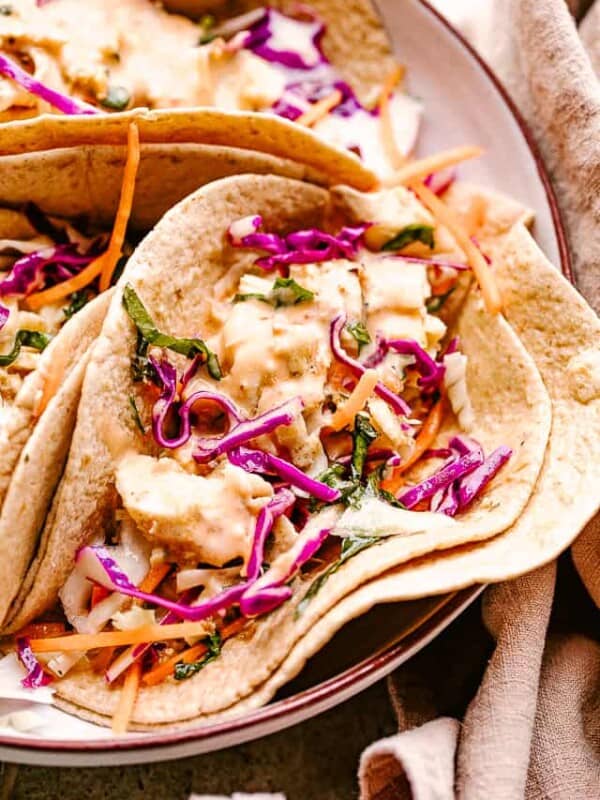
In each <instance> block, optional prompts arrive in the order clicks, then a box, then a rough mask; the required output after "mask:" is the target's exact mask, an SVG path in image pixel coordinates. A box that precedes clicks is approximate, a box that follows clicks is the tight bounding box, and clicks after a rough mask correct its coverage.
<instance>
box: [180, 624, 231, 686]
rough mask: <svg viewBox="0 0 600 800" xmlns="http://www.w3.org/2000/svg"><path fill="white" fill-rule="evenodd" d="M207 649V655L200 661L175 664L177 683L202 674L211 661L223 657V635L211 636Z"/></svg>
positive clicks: (214, 634)
mask: <svg viewBox="0 0 600 800" xmlns="http://www.w3.org/2000/svg"><path fill="white" fill-rule="evenodd" d="M206 647H207V653H206V655H205V656H203V657H202V658H201V659H200V660H199V661H193V662H192V663H191V664H186V663H185V662H183V661H179V662H178V663H177V664H175V670H174V672H173V677H174V678H175V680H176V681H184V680H186V679H187V678H191V677H192V675H195V674H196V673H197V672H200V670H201V669H204V667H205V666H206V665H207V664H210V662H211V661H214V660H215V659H216V658H218V657H219V656H220V655H221V634H220V633H219V631H215V632H214V633H211V634H210V636H209V637H208V640H207V642H206Z"/></svg>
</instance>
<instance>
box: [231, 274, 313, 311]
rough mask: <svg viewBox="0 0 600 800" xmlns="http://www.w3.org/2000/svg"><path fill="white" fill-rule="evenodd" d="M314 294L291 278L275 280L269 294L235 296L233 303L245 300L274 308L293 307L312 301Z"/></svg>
mask: <svg viewBox="0 0 600 800" xmlns="http://www.w3.org/2000/svg"><path fill="white" fill-rule="evenodd" d="M314 297H315V295H314V293H313V292H311V291H309V290H308V289H305V288H304V287H303V286H300V284H299V283H296V281H295V280H294V279H293V278H277V280H276V281H275V282H274V283H273V286H272V287H271V291H270V292H269V294H268V295H267V294H256V293H253V294H236V296H235V297H234V298H233V302H234V303H241V302H244V301H245V300H260V301H261V302H263V303H269V305H272V306H274V307H275V308H280V306H295V305H298V303H305V302H308V301H310V300H314Z"/></svg>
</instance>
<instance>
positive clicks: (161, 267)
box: [9, 175, 550, 726]
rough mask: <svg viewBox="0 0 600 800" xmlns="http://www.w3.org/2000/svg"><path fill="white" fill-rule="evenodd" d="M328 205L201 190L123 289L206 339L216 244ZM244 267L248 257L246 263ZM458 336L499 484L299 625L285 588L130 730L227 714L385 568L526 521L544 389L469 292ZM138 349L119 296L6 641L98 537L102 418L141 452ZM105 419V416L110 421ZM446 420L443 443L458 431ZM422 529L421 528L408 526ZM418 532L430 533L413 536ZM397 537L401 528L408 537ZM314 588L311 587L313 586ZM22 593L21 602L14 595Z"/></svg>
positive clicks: (354, 563)
mask: <svg viewBox="0 0 600 800" xmlns="http://www.w3.org/2000/svg"><path fill="white" fill-rule="evenodd" d="M331 210H332V209H331V196H330V195H329V193H328V192H326V191H324V190H322V189H319V188H317V187H314V186H308V185H306V184H300V183H298V182H296V181H291V180H288V179H284V178H278V177H270V178H267V177H259V176H250V175H249V176H242V177H238V178H228V179H225V180H223V181H219V182H216V183H213V184H211V185H210V186H207V187H204V188H203V189H201V190H199V191H198V192H196V193H195V194H193V195H191V196H190V197H188V198H186V200H184V201H183V202H182V203H180V204H179V205H178V206H177V207H175V208H174V209H172V210H171V211H170V212H169V213H168V214H167V215H166V216H165V217H164V218H163V219H162V220H161V222H160V223H159V224H158V225H157V226H156V228H155V229H154V230H153V231H152V232H151V233H150V234H149V235H148V236H147V237H146V239H145V240H144V241H143V242H142V243H141V244H140V246H139V247H138V249H137V250H136V252H135V253H134V255H133V257H132V258H131V259H130V261H129V263H128V266H127V268H126V272H125V274H124V277H123V281H125V280H127V282H129V283H131V284H132V285H133V286H134V288H135V289H136V291H138V292H139V294H140V296H142V297H143V298H144V302H145V303H146V304H147V306H148V308H149V310H150V313H151V314H152V315H153V317H154V318H155V321H156V324H157V325H158V326H159V327H160V328H162V329H165V330H169V331H171V332H172V333H174V334H175V335H183V334H185V333H189V329H190V326H193V327H194V330H200V331H203V330H204V329H205V327H206V325H207V324H208V319H209V313H210V288H211V287H212V286H214V284H215V283H216V282H217V281H218V279H219V278H220V277H222V276H223V275H224V274H225V273H226V272H227V270H229V269H233V268H235V265H236V264H239V263H240V259H244V258H248V254H247V253H244V251H239V250H237V249H232V248H231V247H229V245H228V244H227V243H226V237H225V231H226V229H227V226H228V225H229V223H230V222H231V221H233V220H234V219H237V218H239V217H241V216H245V215H248V214H261V215H262V216H263V219H264V224H265V229H266V230H275V231H279V232H285V231H289V230H291V229H293V228H297V227H307V226H312V225H315V224H317V223H318V224H320V225H323V224H324V219H326V218H327V217H328V216H329V213H330V212H331ZM250 257H251V256H250ZM454 332H455V333H457V334H458V335H460V336H461V340H462V349H463V351H464V352H465V353H467V355H469V356H470V359H469V363H470V367H469V374H468V380H469V385H470V394H471V398H472V401H473V405H474V412H475V419H476V422H475V425H474V428H473V430H472V435H473V436H474V437H475V438H477V439H478V440H480V441H481V442H482V444H483V446H484V448H485V449H486V451H489V450H490V449H492V447H494V446H497V445H498V444H500V443H503V444H507V445H509V446H510V447H512V448H513V450H514V455H513V457H512V459H511V462H509V465H507V467H506V468H505V469H504V470H503V471H502V472H501V473H500V474H499V475H498V476H497V477H496V479H495V480H494V483H493V484H492V485H491V486H490V489H489V491H488V492H486V494H485V496H484V497H483V498H482V499H481V501H480V502H479V503H477V504H474V506H473V507H472V508H471V509H470V510H469V511H467V512H466V513H465V514H464V515H463V516H462V518H460V519H458V520H450V519H448V518H445V517H444V518H442V516H443V515H429V514H424V515H421V514H419V515H417V514H411V513H410V512H395V514H400V515H401V519H402V525H403V530H404V532H408V531H409V527H408V526H411V527H412V531H411V532H410V535H409V534H408V533H407V535H401V536H391V537H390V538H386V539H385V541H383V542H382V543H381V544H378V545H377V546H374V547H372V548H371V549H369V550H366V551H364V552H363V553H361V554H359V555H357V556H356V557H355V558H353V559H351V560H350V561H349V562H348V563H347V564H346V565H345V566H344V568H343V569H340V570H339V571H338V572H337V573H335V574H333V575H332V576H331V578H330V579H329V581H328V582H327V584H326V586H325V587H324V588H323V589H322V590H321V592H319V593H318V594H317V596H316V597H315V598H314V599H313V600H312V601H311V602H310V603H309V604H308V606H307V608H306V610H305V611H304V613H303V614H302V616H301V617H300V618H299V619H296V618H295V613H294V612H295V607H296V605H297V603H298V602H299V600H300V599H301V598H302V596H303V594H304V592H305V591H306V587H307V584H308V582H309V581H310V580H311V577H310V576H304V577H302V578H299V579H297V580H296V582H295V595H294V598H293V600H292V601H290V602H289V603H287V604H285V605H284V606H282V607H281V608H279V609H277V610H276V611H275V612H274V613H273V614H271V615H269V616H268V617H265V618H263V619H260V620H258V621H253V622H250V623H249V624H248V627H247V628H246V629H245V630H244V632H243V633H242V634H241V635H240V636H239V637H236V638H235V639H234V640H231V641H229V642H228V643H227V644H226V645H225V647H224V649H223V654H222V656H221V657H220V658H219V659H218V660H217V661H216V662H214V664H211V665H209V666H207V667H206V668H205V669H204V670H202V672H201V673H198V674H197V675H196V676H194V677H193V678H191V679H189V680H187V681H182V682H168V683H165V684H163V685H161V686H158V687H153V688H150V689H147V688H143V689H142V690H141V692H140V696H139V700H138V703H137V705H136V709H135V711H134V716H133V721H134V724H137V725H142V726H144V725H155V724H173V723H176V722H178V721H180V720H185V719H189V718H194V717H198V716H199V715H203V714H214V713H216V712H219V711H221V710H223V709H226V708H228V707H229V706H232V705H233V704H234V703H236V702H237V701H239V700H240V699H241V698H243V697H245V696H248V695H249V694H251V692H252V691H253V689H254V688H255V687H257V686H260V685H261V684H262V683H264V681H265V680H267V679H268V678H269V676H270V675H271V674H272V673H273V672H274V671H275V670H276V669H277V668H278V667H279V666H280V664H281V662H282V661H283V659H284V658H285V656H286V654H287V653H288V652H289V651H290V650H291V648H292V647H293V646H294V643H295V642H296V641H298V640H299V639H300V638H302V637H303V636H304V635H306V633H307V632H308V631H309V630H310V629H311V628H312V626H313V625H314V624H315V623H316V622H317V621H318V619H319V618H320V617H321V616H322V615H323V614H324V613H326V612H327V611H328V610H329V609H330V608H331V607H332V606H335V604H336V603H337V602H338V601H339V600H341V599H342V598H343V597H344V596H345V595H346V594H348V593H349V592H350V591H352V589H354V588H356V587H357V586H359V585H360V584H362V583H364V582H365V581H368V580H369V579H371V578H373V577H375V576H378V575H381V574H382V573H383V572H385V571H387V570H388V569H390V568H392V567H394V566H396V565H398V564H399V563H403V562H404V561H406V560H409V559H411V558H414V557H416V556H419V555H422V554H425V553H430V552H432V551H434V550H436V549H440V548H447V547H451V546H453V545H458V544H462V543H464V542H471V541H475V540H479V539H485V538H488V537H490V536H493V535H494V534H497V533H499V532H501V531H503V530H505V529H506V528H507V527H509V526H510V525H511V524H512V523H513V522H514V520H515V519H516V518H517V517H518V516H519V515H520V514H521V513H522V511H523V508H524V506H525V505H526V503H527V500H528V498H529V495H530V493H531V490H532V488H533V486H534V484H535V480H536V477H537V474H538V472H539V469H540V467H541V463H542V459H543V454H544V449H545V445H546V440H547V437H548V431H549V426H550V404H549V400H548V396H547V393H546V391H545V389H544V386H543V383H542V381H541V379H540V377H539V373H538V372H537V370H536V368H535V365H534V364H533V361H532V360H531V359H530V357H529V356H528V354H527V353H526V351H525V350H524V348H523V347H522V345H521V343H520V341H519V339H518V338H517V337H516V335H515V334H514V332H513V331H512V329H511V328H510V326H509V325H508V324H507V323H506V322H505V321H504V319H503V318H502V317H500V316H495V317H494V316H490V315H489V314H487V313H486V312H485V311H484V310H483V307H482V302H481V299H480V297H479V295H478V292H477V291H475V290H473V291H472V293H471V295H470V296H469V298H468V299H467V301H466V303H465V305H464V307H463V310H462V312H461V314H460V315H459V319H458V320H457V323H456V328H455V331H454ZM134 344H135V336H134V334H133V332H132V329H131V323H130V321H129V319H128V317H127V315H126V314H125V312H124V310H123V308H122V303H121V293H120V290H119V287H117V293H116V294H115V297H114V298H113V300H112V302H111V307H110V309H109V312H108V315H107V318H106V321H105V324H104V326H103V330H102V333H101V336H100V337H99V339H98V342H97V345H96V347H95V348H94V352H93V354H92V357H91V360H90V364H89V367H88V370H87V373H86V377H85V381H84V387H83V392H82V400H81V404H80V410H79V416H78V421H77V426H76V429H75V432H74V435H73V443H72V447H71V451H70V454H69V459H68V463H67V466H66V469H65V476H64V478H63V481H62V482H61V485H60V487H59V489H58V492H57V495H56V497H55V501H54V504H53V508H52V512H51V515H50V518H49V521H48V522H47V524H46V529H45V531H44V539H45V541H46V542H47V544H46V547H45V553H44V556H43V557H42V558H40V559H38V560H37V562H36V563H34V565H32V569H31V570H30V576H28V581H29V583H28V584H27V585H28V587H29V589H28V591H27V593H26V596H22V597H21V598H19V599H20V600H21V601H22V605H21V607H20V608H19V606H18V603H15V605H14V616H13V618H12V620H11V622H10V625H9V630H10V629H14V628H16V627H19V626H20V625H22V624H23V623H24V622H26V621H28V620H30V619H32V618H34V617H35V616H37V615H38V614H39V613H40V612H41V611H43V610H44V609H46V608H48V607H49V606H51V605H52V604H53V603H54V602H55V600H56V597H57V592H58V589H59V588H60V586H61V585H62V583H63V582H64V580H65V578H66V577H67V575H68V573H69V572H70V570H71V569H72V564H73V556H74V553H75V551H76V550H77V548H78V547H79V546H80V545H81V544H82V543H83V542H84V541H85V540H86V539H87V538H89V536H90V534H91V533H97V532H98V530H99V529H100V526H101V525H102V522H103V518H104V517H105V515H106V513H107V511H108V512H109V513H110V506H111V503H112V502H113V499H114V491H115V490H114V486H113V473H114V465H113V463H112V458H111V455H110V453H109V450H108V449H107V445H106V443H105V437H106V435H107V422H106V419H107V414H108V418H109V420H110V438H112V439H116V440H119V441H121V440H123V439H126V440H127V441H129V442H131V443H132V444H133V446H134V447H135V448H136V449H137V450H140V451H143V450H144V448H145V447H147V445H144V443H143V441H142V440H141V438H140V437H139V434H138V432H137V429H136V428H135V425H134V423H133V419H132V416H131V411H130V408H129V403H128V396H129V394H131V393H135V391H136V390H135V387H134V386H132V385H131V384H130V382H131V376H130V358H131V354H132V351H133V347H134ZM107 410H109V411H107ZM456 430H457V428H456V423H455V421H454V420H453V419H452V417H451V416H450V417H449V418H448V420H447V422H446V424H445V429H444V433H443V434H442V437H441V438H442V439H443V440H444V441H445V439H446V435H447V434H448V433H450V432H452V431H456ZM389 514H390V511H389V507H387V506H383V505H381V506H377V507H375V508H374V509H373V508H368V507H367V510H366V515H367V517H368V520H367V522H366V523H365V521H364V520H362V521H361V519H360V518H357V520H355V522H356V524H358V523H360V524H362V525H365V524H366V527H367V529H368V530H370V531H371V532H372V531H373V519H375V520H376V522H375V527H376V528H377V530H379V531H380V532H384V533H388V534H389V533H397V532H398V524H399V523H398V517H397V516H396V515H395V514H392V516H391V517H389ZM417 519H418V523H417V521H416V520H417ZM425 525H426V526H427V527H428V529H427V530H423V528H424V527H425ZM404 526H406V527H404ZM313 577H314V576H313ZM23 594H24V593H23ZM56 689H57V693H58V695H59V696H60V697H63V698H65V699H66V700H67V701H69V702H72V703H75V704H77V705H80V706H82V707H86V708H88V709H90V710H91V711H93V712H96V713H106V714H110V713H111V712H112V711H113V710H114V708H115V705H116V702H117V697H118V691H115V690H114V689H111V688H109V687H107V686H106V684H105V682H104V681H103V679H102V678H99V677H98V676H95V675H92V674H88V673H86V672H85V671H77V672H73V673H72V674H69V675H68V676H67V677H66V678H65V679H63V680H62V681H60V682H59V683H57V686H56Z"/></svg>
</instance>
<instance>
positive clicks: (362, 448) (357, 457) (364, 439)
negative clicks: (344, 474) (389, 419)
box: [350, 414, 377, 481]
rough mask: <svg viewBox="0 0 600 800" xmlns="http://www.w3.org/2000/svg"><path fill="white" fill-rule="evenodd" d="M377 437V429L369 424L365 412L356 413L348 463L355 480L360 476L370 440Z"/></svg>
mask: <svg viewBox="0 0 600 800" xmlns="http://www.w3.org/2000/svg"><path fill="white" fill-rule="evenodd" d="M376 438H377V431H376V430H375V428H374V427H373V426H372V425H371V421H370V419H369V417H368V416H367V414H357V415H356V417H355V418H354V432H353V434H352V442H353V448H352V462H351V464H350V474H351V476H352V478H353V479H354V480H355V481H360V479H361V478H362V475H363V472H364V469H365V461H366V458H367V450H368V449H369V445H370V444H371V442H373V441H375V439H376Z"/></svg>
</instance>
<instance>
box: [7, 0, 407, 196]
mask: <svg viewBox="0 0 600 800" xmlns="http://www.w3.org/2000/svg"><path fill="white" fill-rule="evenodd" d="M165 5H167V4H165ZM202 5H203V6H204V8H202V9H198V8H196V9H194V8H193V4H190V7H189V8H186V11H187V13H189V14H190V15H191V17H193V18H190V17H186V16H182V15H179V14H175V13H170V12H169V10H168V5H167V8H165V7H163V5H162V4H159V3H154V2H151V1H150V0H122V1H121V2H119V3H118V4H109V3H106V2H105V1H104V0H89V2H87V3H86V4H85V13H83V9H84V7H83V6H82V5H81V3H78V2H76V1H75V0H53V2H51V3H43V4H37V3H35V2H34V1H33V0H31V1H30V2H29V0H23V2H20V3H18V4H16V3H15V4H9V5H7V6H5V8H7V13H5V14H3V15H0V51H1V52H0V113H1V114H2V115H3V118H4V119H5V120H12V121H11V122H10V124H7V125H4V126H2V127H3V130H2V131H0V153H5V154H8V153H10V152H16V151H17V150H19V151H20V152H24V151H32V150H47V149H51V148H55V147H60V146H61V143H63V144H65V145H67V144H71V145H74V144H85V143H89V142H90V141H93V142H105V143H114V142H115V137H117V136H118V132H119V131H121V136H122V131H123V126H124V125H125V124H126V122H127V120H128V119H130V118H131V115H132V114H133V115H137V116H138V117H139V118H140V119H145V120H146V121H147V124H146V126H145V127H141V128H140V132H141V135H142V140H143V141H178V142H182V141H190V142H193V141H195V142H202V143H204V144H212V145H222V146H235V147H246V148H249V149H254V148H258V149H262V150H264V149H265V145H266V146H267V147H266V150H267V152H270V153H272V154H274V155H278V156H281V157H291V158H293V159H294V160H301V161H305V162H307V163H312V161H313V160H317V161H318V159H319V154H320V153H323V152H325V151H323V150H322V147H321V143H322V142H327V143H329V144H330V145H333V148H334V150H335V151H337V152H338V153H345V154H346V157H347V159H348V171H349V174H350V176H349V177H350V178H351V179H349V177H346V178H343V179H342V180H343V181H344V182H350V183H353V184H356V185H357V186H358V188H361V189H366V188H369V185H373V183H374V181H375V175H377V176H379V177H380V178H385V179H390V178H393V173H394V171H395V170H396V169H397V167H398V166H399V165H400V164H401V160H402V157H404V156H406V155H407V154H409V153H410V152H411V151H412V149H413V147H414V145H415V142H416V137H417V133H418V128H419V122H420V118H421V111H422V106H421V102H420V100H418V99H417V98H415V97H413V96H411V95H410V93H408V92H407V91H406V90H405V88H404V87H403V79H404V69H403V67H402V66H400V65H398V64H397V63H396V61H395V59H394V58H393V55H392V53H391V48H390V44H389V41H388V39H387V36H386V33H385V31H384V29H383V27H382V25H381V22H380V19H379V17H378V15H377V13H376V11H375V10H374V8H373V6H372V4H371V3H370V2H369V1H368V0H353V2H352V3H346V2H339V0H314V2H312V3H310V4H299V3H296V2H294V1H292V0H284V2H275V3H272V4H271V5H269V6H264V5H261V4H259V3H257V2H237V3H236V2H233V3H227V4H220V3H215V4H214V9H213V11H214V13H206V10H207V5H206V4H202ZM208 9H209V10H210V4H209V6H208ZM144 109H146V111H144ZM148 109H150V110H149V111H148ZM198 109H199V111H198ZM195 110H196V111H195ZM49 112H54V113H49ZM29 117H31V119H28V118H29ZM301 134H303V135H301ZM184 137H185V138H184ZM121 140H122V138H121ZM117 141H118V139H117ZM314 166H317V165H316V164H314Z"/></svg>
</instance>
